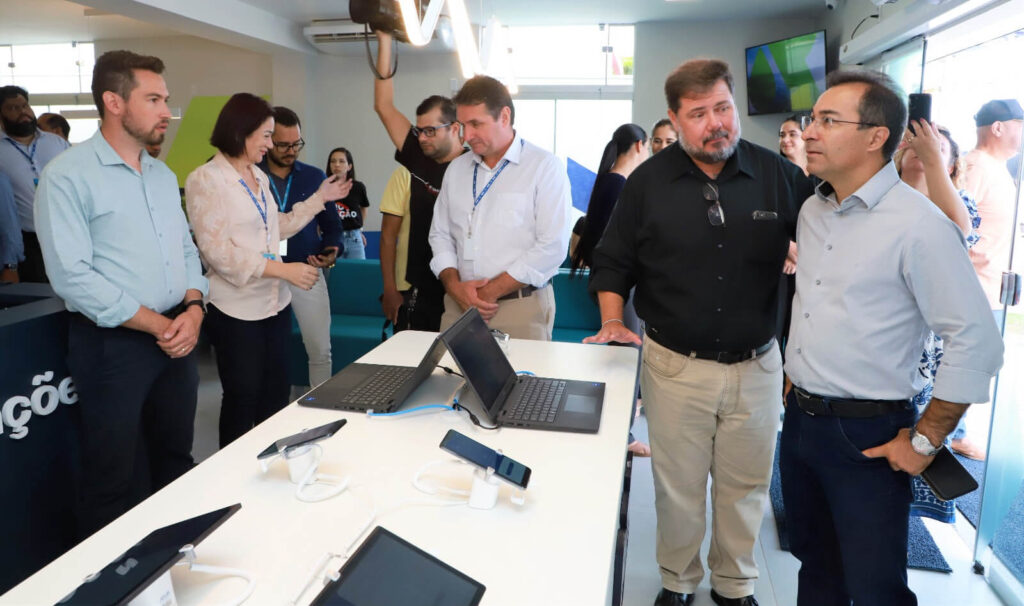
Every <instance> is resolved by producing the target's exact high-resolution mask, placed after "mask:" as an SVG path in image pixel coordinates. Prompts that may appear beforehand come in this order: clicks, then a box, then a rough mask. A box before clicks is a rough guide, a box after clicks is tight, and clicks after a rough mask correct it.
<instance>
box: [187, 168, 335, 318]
mask: <svg viewBox="0 0 1024 606" xmlns="http://www.w3.org/2000/svg"><path fill="white" fill-rule="evenodd" d="M249 170H251V171H252V175H253V177H254V178H255V179H256V182H257V183H259V190H258V191H254V192H252V193H253V194H254V195H255V197H256V200H257V201H258V202H259V205H260V209H262V208H263V200H264V199H266V201H267V205H266V215H267V223H266V227H264V223H263V218H262V217H261V215H260V212H259V210H258V209H257V207H256V205H255V204H254V203H253V199H252V197H250V196H249V192H247V191H246V188H245V187H244V186H243V185H242V183H241V175H239V174H238V172H237V171H236V170H235V169H234V167H233V166H231V164H230V163H228V160H227V157H226V156H224V154H222V153H220V152H217V155H216V156H214V157H213V159H212V160H210V161H209V162H207V163H206V164H203V165H202V166H200V167H199V168H197V169H195V170H194V171H192V174H190V175H189V176H188V179H187V180H186V181H185V206H186V208H187V210H188V220H189V223H190V224H191V225H192V230H193V232H194V234H195V238H196V244H197V245H198V247H199V255H200V257H201V258H202V260H203V265H205V266H206V268H207V273H206V277H207V278H208V279H209V280H210V292H209V294H208V295H207V296H206V302H207V303H212V304H214V305H215V306H217V309H219V310H220V311H222V312H224V313H225V314H227V315H229V316H231V317H233V318H237V319H239V320H262V319H264V318H269V317H270V316H273V315H274V314H276V313H278V312H279V311H281V310H282V309H284V308H285V306H287V305H288V303H290V302H291V298H292V297H291V291H290V290H289V289H288V288H287V284H286V283H285V281H284V280H281V279H278V278H264V277H262V276H263V270H264V269H265V268H266V266H267V258H266V257H265V256H264V254H267V253H270V254H273V255H275V258H276V259H277V260H278V261H280V260H281V258H280V256H279V255H278V254H277V252H278V248H279V245H280V241H281V240H286V239H288V238H290V237H291V236H293V235H294V234H296V233H297V232H298V231H299V230H300V229H302V228H303V227H305V225H306V224H307V223H309V222H310V221H311V220H312V219H313V217H315V216H316V215H317V213H319V212H320V211H321V210H323V209H324V201H323V200H322V199H321V196H320V194H319V193H317V194H313V195H312V196H310V197H309V198H307V199H306V200H304V201H303V202H299V203H298V204H295V205H294V206H293V207H292V211H291V212H288V213H281V212H278V210H277V204H275V203H274V198H273V196H272V195H271V194H270V189H269V184H268V183H269V181H268V179H267V176H266V175H265V174H264V173H263V171H262V170H260V169H259V168H257V167H256V166H255V165H252V166H250V167H249ZM261 193H262V197H261Z"/></svg>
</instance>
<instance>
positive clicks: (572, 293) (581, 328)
mask: <svg viewBox="0 0 1024 606" xmlns="http://www.w3.org/2000/svg"><path fill="white" fill-rule="evenodd" d="M589 282H590V272H589V271H584V272H582V274H580V275H577V276H576V277H575V278H573V279H569V269H568V268H565V267H563V268H560V269H559V270H558V273H557V274H555V277H553V278H552V279H551V285H552V286H553V287H554V289H555V327H554V330H553V331H552V339H553V340H555V341H562V342H565V343H579V342H580V341H582V340H583V338H584V337H589V336H591V335H593V334H595V333H597V331H598V329H600V328H601V310H600V309H598V307H597V303H595V302H594V300H593V299H591V298H590V293H588V292H587V284H588V283H589Z"/></svg>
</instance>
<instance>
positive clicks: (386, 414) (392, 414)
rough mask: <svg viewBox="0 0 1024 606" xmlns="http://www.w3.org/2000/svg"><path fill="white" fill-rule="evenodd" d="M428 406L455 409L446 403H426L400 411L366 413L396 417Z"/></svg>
mask: <svg viewBox="0 0 1024 606" xmlns="http://www.w3.org/2000/svg"><path fill="white" fill-rule="evenodd" d="M428 408H442V409H444V410H452V411H454V410H455V409H454V408H452V407H451V406H445V405H444V404H426V405H423V406H417V407H415V408H410V409H409V410H399V411H398V412H370V411H367V412H366V414H367V416H370V417H395V416H398V415H404V414H409V413H410V412H416V411H418V410H427V409H428Z"/></svg>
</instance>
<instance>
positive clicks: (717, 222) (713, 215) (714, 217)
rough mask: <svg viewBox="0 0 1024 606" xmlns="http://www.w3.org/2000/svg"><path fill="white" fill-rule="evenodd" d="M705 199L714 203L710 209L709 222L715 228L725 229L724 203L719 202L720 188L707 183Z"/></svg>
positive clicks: (705, 185)
mask: <svg viewBox="0 0 1024 606" xmlns="http://www.w3.org/2000/svg"><path fill="white" fill-rule="evenodd" d="M704 199H705V200H707V201H708V202H714V204H712V205H711V206H710V207H708V221H709V222H710V223H711V225H714V226H715V227H725V211H724V210H722V203H721V202H719V200H718V186H717V185H715V184H714V183H705V184H704Z"/></svg>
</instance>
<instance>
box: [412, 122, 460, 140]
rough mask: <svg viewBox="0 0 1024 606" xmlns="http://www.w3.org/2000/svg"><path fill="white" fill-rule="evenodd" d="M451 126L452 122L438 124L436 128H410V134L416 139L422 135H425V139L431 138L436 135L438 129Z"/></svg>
mask: <svg viewBox="0 0 1024 606" xmlns="http://www.w3.org/2000/svg"><path fill="white" fill-rule="evenodd" d="M452 124H453V122H445V123H444V124H438V125H437V126H424V127H423V128H420V127H418V126H414V127H412V134H413V136H416V137H419V136H420V135H421V134H423V135H426V136H427V138H433V137H434V136H435V135H437V131H438V129H441V128H448V127H449V126H451V125H452Z"/></svg>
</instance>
